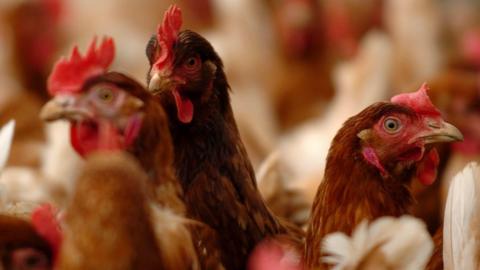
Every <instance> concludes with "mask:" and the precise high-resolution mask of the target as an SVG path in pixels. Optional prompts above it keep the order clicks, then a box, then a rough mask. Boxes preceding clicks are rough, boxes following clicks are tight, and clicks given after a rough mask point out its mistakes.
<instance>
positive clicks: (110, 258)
mask: <svg viewBox="0 0 480 270" xmlns="http://www.w3.org/2000/svg"><path fill="white" fill-rule="evenodd" d="M147 178H148V177H147V175H146V174H145V173H144V172H143V171H142V169H141V168H140V166H139V164H138V163H137V161H136V160H134V159H133V158H132V157H131V156H129V155H125V154H121V153H108V154H106V153H103V154H92V155H90V156H89V157H88V159H87V162H86V165H85V169H84V170H83V172H82V174H81V176H80V177H79V179H78V180H77V182H76V185H75V190H74V195H73V197H72V199H71V202H70V204H69V206H68V207H67V209H66V212H67V213H66V216H65V229H64V235H65V236H64V237H65V241H64V243H63V245H62V251H61V253H60V257H59V261H58V268H59V269H65V270H75V269H78V270H79V269H198V265H197V262H196V261H195V259H196V257H193V258H192V257H190V256H189V255H191V254H183V253H176V252H177V251H179V250H188V248H181V249H179V248H178V246H179V245H180V243H181V245H183V246H185V247H188V246H190V249H191V250H190V251H192V252H193V244H192V243H191V242H190V243H188V239H184V238H182V234H175V233H174V231H179V230H178V228H175V230H171V229H170V230H168V227H169V226H170V227H171V226H179V227H180V228H182V227H184V225H185V224H182V223H183V221H181V219H178V217H176V216H175V215H174V214H173V213H170V215H168V214H166V213H162V215H163V216H161V218H160V219H159V218H157V216H156V215H155V213H154V212H153V211H154V207H155V206H152V205H151V204H150V200H149V197H148V195H147V194H148V189H147V183H148V181H147ZM86 198H88V199H86ZM132 206H135V207H132ZM159 211H162V212H168V210H166V209H162V210H159ZM165 217H167V218H168V219H165ZM169 223H172V225H170V224H169ZM156 229H162V231H161V232H160V233H161V234H160V235H161V238H162V240H159V241H158V242H157V241H156V239H155V231H156ZM186 233H187V235H188V231H187V232H186ZM185 240H187V241H185ZM188 244H190V245H188ZM192 260H193V261H192Z"/></svg>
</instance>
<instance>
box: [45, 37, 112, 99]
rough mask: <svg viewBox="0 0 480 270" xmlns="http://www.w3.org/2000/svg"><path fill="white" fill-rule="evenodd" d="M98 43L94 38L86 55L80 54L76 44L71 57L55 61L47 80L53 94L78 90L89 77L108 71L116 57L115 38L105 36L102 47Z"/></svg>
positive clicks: (49, 90)
mask: <svg viewBox="0 0 480 270" xmlns="http://www.w3.org/2000/svg"><path fill="white" fill-rule="evenodd" d="M96 45H97V39H96V38H94V39H93V41H92V43H91V44H90V47H89V49H88V51H87V53H86V54H85V56H82V55H80V52H79V51H78V47H77V46H75V47H74V48H73V51H72V55H71V56H70V59H65V58H62V59H60V60H59V61H58V62H57V63H55V66H54V67H53V70H52V73H51V74H50V77H48V81H47V88H48V92H49V93H50V94H51V95H56V94H58V93H75V92H78V91H80V89H81V88H82V85H83V83H84V82H85V81H86V80H87V79H88V78H90V77H93V76H97V75H100V74H102V73H104V72H106V71H107V69H108V67H109V66H110V64H111V63H112V61H113V58H114V57H115V44H114V42H113V39H112V38H104V39H103V41H102V44H100V47H98V48H97V46H96Z"/></svg>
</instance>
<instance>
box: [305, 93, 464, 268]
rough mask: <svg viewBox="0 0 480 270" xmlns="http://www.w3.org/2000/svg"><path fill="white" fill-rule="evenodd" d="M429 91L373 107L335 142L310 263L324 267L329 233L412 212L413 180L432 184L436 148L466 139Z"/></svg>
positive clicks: (317, 204)
mask: <svg viewBox="0 0 480 270" xmlns="http://www.w3.org/2000/svg"><path fill="white" fill-rule="evenodd" d="M426 89H427V88H426V86H423V87H422V88H421V89H420V90H419V91H417V92H416V93H409V94H403V95H399V96H396V97H394V98H392V102H381V103H376V104H374V105H371V106H370V107H368V108H366V109H365V110H363V111H362V112H360V113H359V114H357V115H356V116H353V117H352V118H350V119H349V120H347V121H346V122H345V124H344V125H343V127H342V128H341V129H340V130H339V131H338V133H337V135H336V136H335V138H334V139H333V141H332V144H331V147H330V151H329V154H328V157H327V165H326V169H325V176H324V180H323V182H322V184H321V185H320V187H319V189H318V192H317V195H316V198H315V201H314V205H313V209H312V215H311V221H310V225H309V228H308V232H307V240H306V253H305V261H306V266H307V267H308V268H309V269H310V268H315V267H320V268H322V267H324V266H325V265H322V264H321V262H320V258H321V256H322V254H321V242H322V240H323V238H324V236H325V235H326V234H329V233H332V232H335V231H341V232H345V233H347V234H350V233H351V232H352V230H353V228H355V226H356V225H358V224H359V223H360V222H361V221H362V220H364V219H367V220H373V219H376V218H378V217H381V216H397V217H398V216H401V215H404V214H407V213H409V207H410V206H411V204H412V202H413V198H412V196H411V194H410V189H409V187H410V183H411V180H412V179H413V178H418V180H419V181H420V182H421V183H423V184H427V185H429V184H432V183H433V181H434V180H435V178H436V169H437V166H438V162H439V160H438V154H437V151H436V149H435V148H432V146H431V145H432V143H440V142H451V141H456V140H461V139H462V138H463V136H462V134H461V133H460V131H458V129H456V128H455V127H454V126H452V125H450V124H448V123H446V122H445V121H444V120H443V119H442V117H441V115H440V112H439V111H438V110H437V109H436V108H435V107H434V106H433V105H432V103H431V102H430V100H429V98H428V96H427V94H426Z"/></svg>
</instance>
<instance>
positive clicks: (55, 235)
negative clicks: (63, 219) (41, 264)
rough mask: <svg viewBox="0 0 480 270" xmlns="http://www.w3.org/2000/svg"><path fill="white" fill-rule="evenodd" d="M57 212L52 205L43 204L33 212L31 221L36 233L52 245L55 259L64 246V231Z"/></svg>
mask: <svg viewBox="0 0 480 270" xmlns="http://www.w3.org/2000/svg"><path fill="white" fill-rule="evenodd" d="M56 212H57V211H56V210H55V208H54V207H53V206H51V205H50V204H43V205H40V206H39V207H37V208H35V210H33V212H32V216H31V220H32V225H33V227H34V228H35V231H37V233H38V234H39V235H40V236H42V237H43V238H44V239H45V240H46V241H47V242H48V244H49V245H50V247H51V248H52V252H53V258H54V260H55V258H56V257H57V255H58V252H59V251H60V245H61V244H62V231H61V228H60V224H59V222H58V220H57V218H56V217H55V215H56Z"/></svg>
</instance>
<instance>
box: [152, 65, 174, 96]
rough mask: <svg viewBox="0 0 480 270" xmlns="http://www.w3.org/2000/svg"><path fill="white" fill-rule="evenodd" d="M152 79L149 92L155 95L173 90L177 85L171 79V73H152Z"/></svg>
mask: <svg viewBox="0 0 480 270" xmlns="http://www.w3.org/2000/svg"><path fill="white" fill-rule="evenodd" d="M151 75H152V76H151V79H150V82H149V83H148V90H149V91H150V92H151V93H153V94H156V93H160V92H163V91H168V90H171V89H172V87H173V86H174V85H175V81H174V80H172V79H171V76H170V75H171V74H170V72H169V71H164V72H162V71H154V70H152V71H151Z"/></svg>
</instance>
